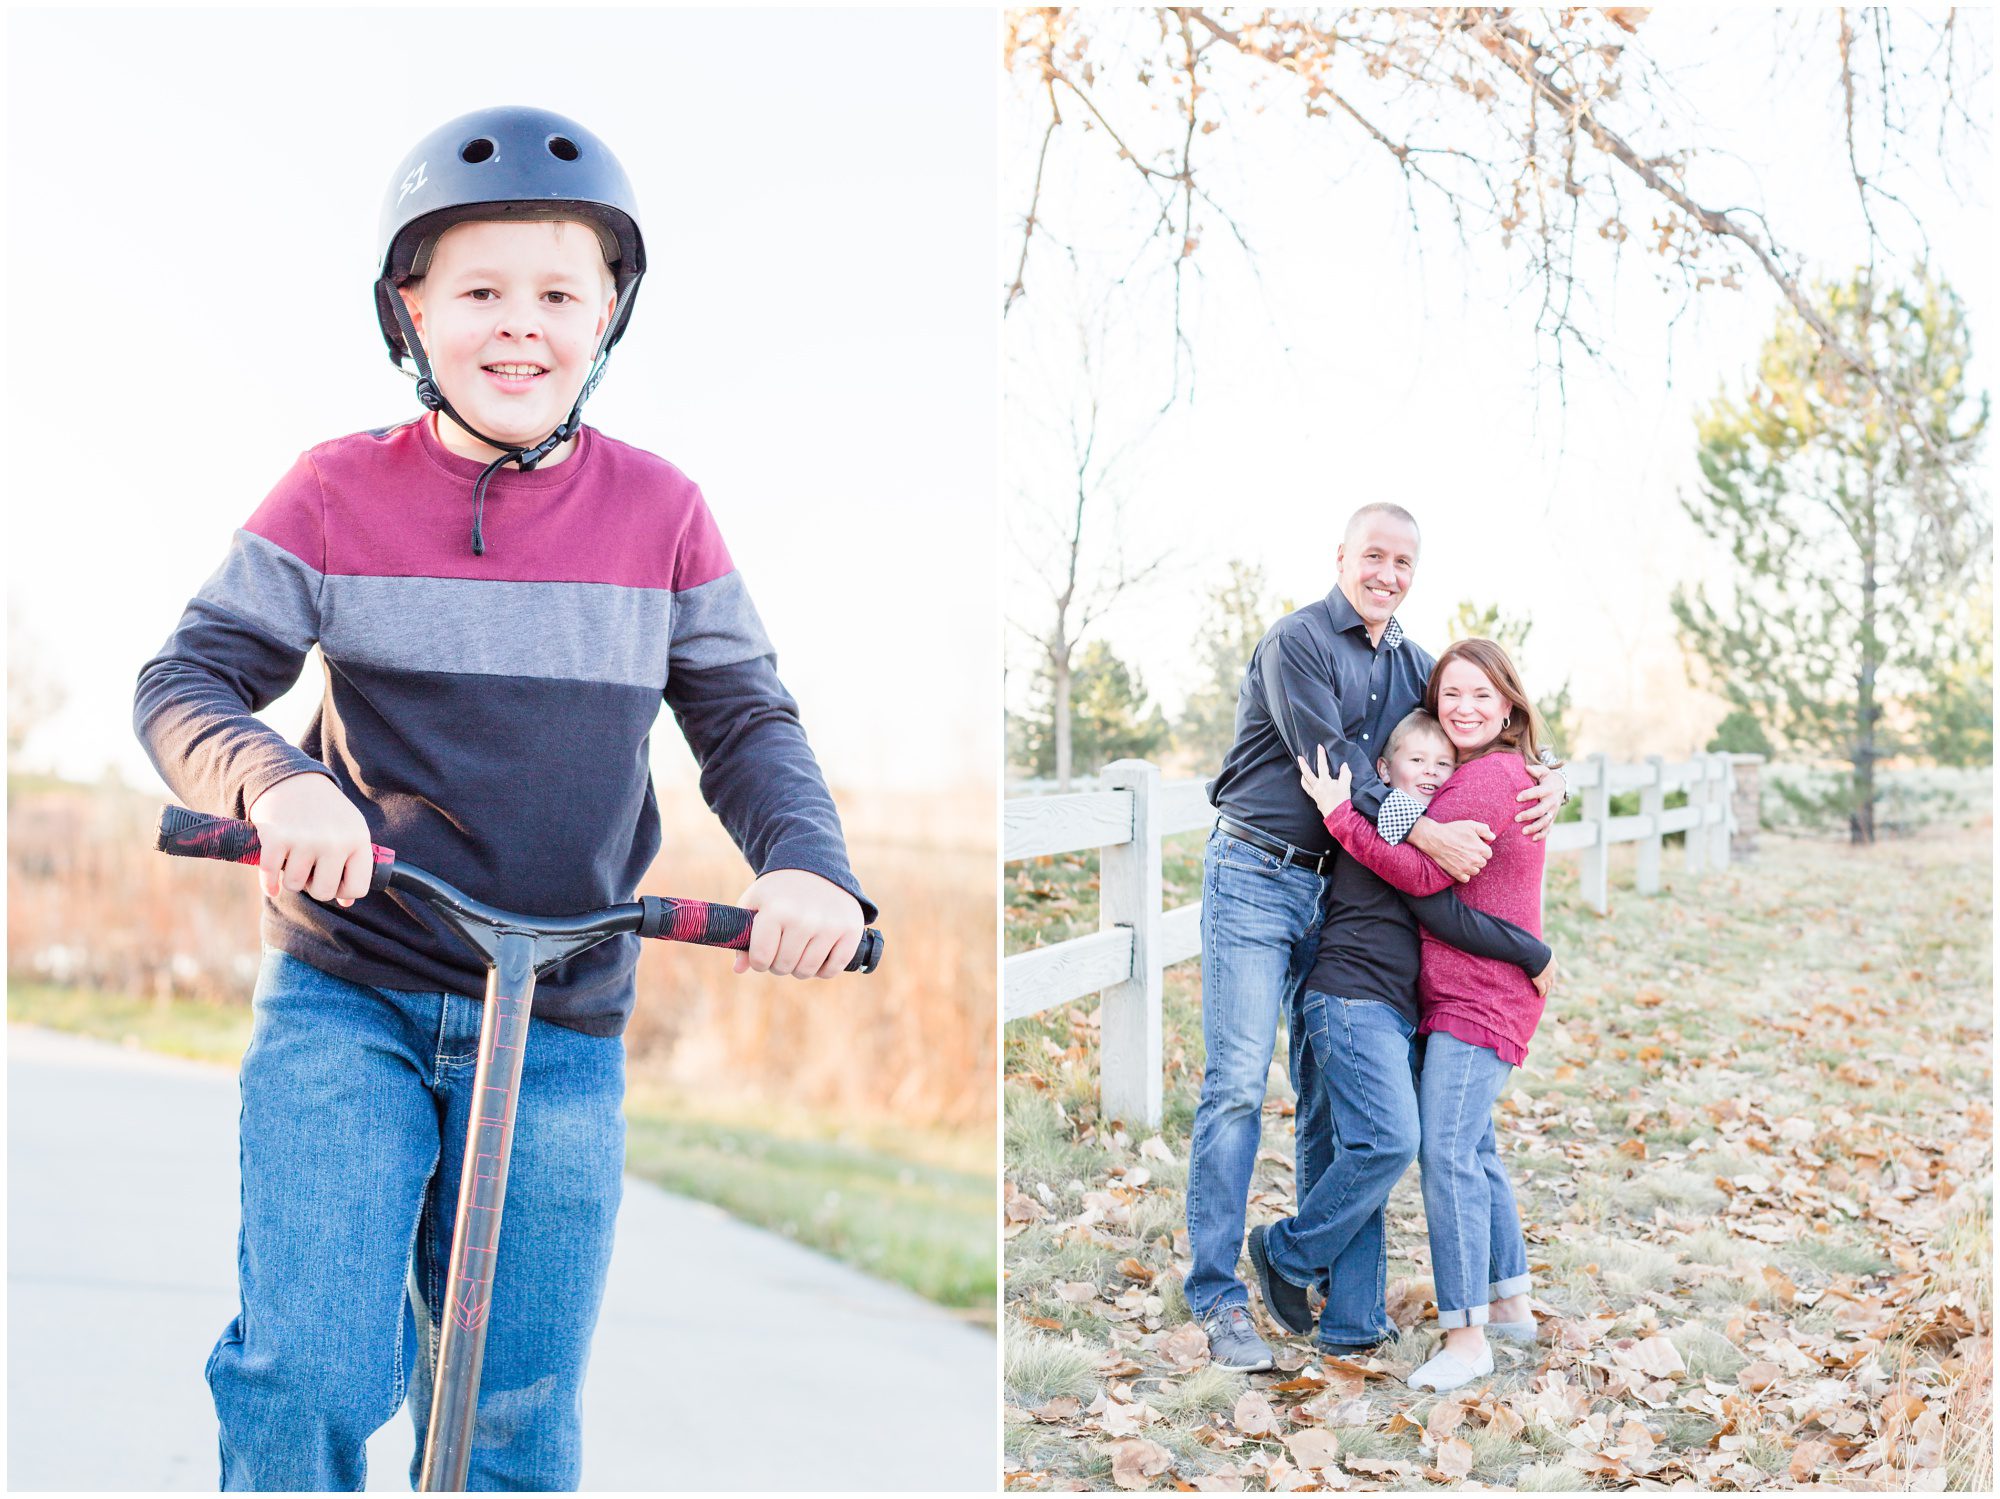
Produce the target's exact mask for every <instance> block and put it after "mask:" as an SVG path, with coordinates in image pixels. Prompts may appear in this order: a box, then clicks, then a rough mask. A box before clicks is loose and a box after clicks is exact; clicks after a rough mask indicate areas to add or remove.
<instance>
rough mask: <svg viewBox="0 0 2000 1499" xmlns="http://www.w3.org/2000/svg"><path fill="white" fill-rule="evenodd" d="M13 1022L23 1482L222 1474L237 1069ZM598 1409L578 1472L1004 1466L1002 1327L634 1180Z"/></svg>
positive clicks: (763, 1485)
mask: <svg viewBox="0 0 2000 1499" xmlns="http://www.w3.org/2000/svg"><path fill="white" fill-rule="evenodd" d="M7 1040H8V1060H7V1082H8V1103H7V1116H8V1188H7V1197H8V1220H7V1250H8V1259H7V1282H8V1322H7V1360H8V1394H7V1404H8V1411H7V1414H8V1423H7V1446H8V1455H7V1478H8V1487H9V1488H10V1489H14V1490H22V1489H147V1490H156V1489H213V1488H214V1487H215V1483H216V1466H215V1413H214V1407H213V1406H211V1405H210V1403H209V1398H208V1387H207V1385H205V1384H204V1383H203V1382H202V1364H203V1361H204V1360H205V1359H206V1358H207V1356H208V1350H209V1349H210V1348H211V1347H212V1346H213V1345H214V1343H215V1339H216V1337H217V1336H218V1335H219V1334H220V1333H221V1331H222V1329H223V1327H224V1326H225V1325H226V1324H227V1323H228V1321H229V1319H230V1318H231V1317H232V1316H234V1315H235V1312H236V1288H235V1278H234V1277H235V1264H236V1248H235V1239H236V1203H237V1182H236V1106H237V1100H236V1079H235V1076H234V1075H233V1074H232V1073H229V1072H225V1071H222V1070H220V1069H218V1068H213V1067H203V1066H199V1065H196V1064H193V1063H183V1062H177V1061H173V1060H171V1059H168V1058H161V1057H151V1056H146V1055H143V1054H140V1053H136V1052H126V1051H120V1050H118V1049H116V1048H113V1047H107V1046H100V1045H97V1044H95V1043H92V1042H88V1041H81V1040H78V1039H76V1038H73V1037H68V1036H59V1035H54V1034H52V1033H50V1032H46V1031H36V1030H30V1029H27V1028H25V1027H20V1026H10V1027H9V1028H8V1032H7ZM739 1291H740V1292H741V1294H739ZM752 1292H754V1295H753V1294H751V1293H752ZM584 1422H585V1425H584V1432H585V1438H584V1454H585V1455H584V1468H583V1484H584V1487H585V1488H587V1489H982V1490H985V1491H987V1492H991V1491H992V1490H993V1489H994V1488H996V1487H997V1486H998V1474H999V1466H998V1464H999V1447H998V1428H999V1394H998V1388H997V1360H996V1356H995V1346H994V1340H993V1338H992V1337H991V1336H990V1335H988V1334H987V1333H985V1332H982V1331H980V1330H978V1329H976V1328H970V1327H967V1326H965V1325H963V1324H962V1323H960V1322H958V1321H956V1320H955V1319H953V1318H951V1317H950V1316H948V1315H947V1314H945V1313H943V1312H940V1311H939V1310H938V1309H937V1308H935V1307H933V1306H931V1305H930V1304H929V1303H928V1302H925V1301H923V1300H921V1299H919V1298H917V1297H914V1296H911V1295H909V1294H908V1293H906V1292H903V1291H901V1290H899V1289H897V1288H895V1287H893V1286H889V1285H885V1284H884V1283H882V1282H880V1281H877V1280H873V1279H871V1278H869V1277H867V1276H864V1275H861V1274H859V1273H857V1272H855V1271H853V1270H849V1269H848V1268H847V1267H846V1266H844V1265H840V1264H836V1263H835V1262H834V1261H832V1260H829V1259H826V1258H824V1257H822V1256H820V1255H817V1254H814V1253H812V1252H811V1251H809V1250H805V1249H801V1248H799V1247H798V1246H797V1245H795V1244H792V1243H789V1242H787V1241H786V1240H784V1239H780V1238H778V1237H776V1236H775V1235H772V1234H767V1233H764V1232H762V1231H761V1230H758V1229H754V1228H749V1227H746V1226H744V1225H743V1224H741V1223H738V1222H736V1221H735V1220H733V1219H731V1218H729V1217H728V1216H727V1215H726V1214H724V1213H722V1212H720V1211H718V1210H716V1209H714V1208H711V1207H708V1206H706V1205H705V1204H701V1203H695V1202H690V1201H687V1200H686V1199H683V1198H679V1197H674V1196H671V1195H669V1194H668V1193H665V1192H662V1191H660V1190H659V1189H658V1188H656V1187H653V1186H650V1185H648V1184H646V1183H643V1182H637V1181H632V1180H629V1179H628V1180H627V1182H626V1184H625V1205H624V1209H623V1211H622V1212H621V1213H620V1215H619V1221H618V1243H617V1248H616V1250H615V1251H614V1253H613V1256H612V1261H611V1282H610V1289H609V1291H608V1292H607V1294H606V1299H605V1305H604V1313H603V1317H602V1319H601V1321H600V1322H599V1324H598V1333H597V1342H596V1347H595V1350H594V1352H593V1354H592V1357H591V1364H590V1377H589V1381H588V1383H587V1385H586V1386H585V1389H584ZM411 1445H412V1443H411V1437H410V1430H409V1423H408V1415H407V1413H405V1414H404V1415H403V1416H399V1417H398V1418H397V1419H396V1420H394V1421H392V1422H390V1424H389V1425H388V1426H386V1427H384V1428H383V1429H382V1431H380V1432H378V1433H377V1434H376V1437H375V1439H374V1440H373V1441H372V1442H371V1443H370V1444H369V1455H370V1461H369V1481H368V1487H369V1488H371V1489H402V1488H407V1487H408V1470H409V1461H410V1453H411Z"/></svg>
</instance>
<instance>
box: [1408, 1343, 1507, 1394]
mask: <svg viewBox="0 0 2000 1499" xmlns="http://www.w3.org/2000/svg"><path fill="white" fill-rule="evenodd" d="M1492 1372H1493V1350H1492V1349H1491V1348H1481V1349H1480V1350H1479V1358H1478V1361H1477V1362H1475V1363H1468V1362H1467V1361H1466V1360H1464V1359H1462V1358H1460V1357H1459V1356H1458V1355H1457V1354H1455V1353H1448V1352H1446V1351H1445V1350H1444V1349H1442V1348H1440V1349H1439V1350H1438V1351H1437V1354H1436V1356H1435V1357H1433V1358H1432V1359H1431V1361H1430V1362H1429V1363H1427V1364H1425V1365H1424V1366H1423V1367H1422V1368H1421V1369H1419V1370H1417V1372H1416V1373H1414V1374H1412V1375H1411V1376H1410V1379H1409V1385H1410V1388H1411V1389H1413V1390H1436V1391H1437V1392H1438V1393H1439V1394H1443V1393H1444V1392H1445V1391H1446V1390H1455V1389H1457V1388H1458V1387H1459V1386H1460V1385H1468V1384H1471V1383H1472V1381H1473V1380H1475V1379H1484V1378H1485V1377H1486V1376H1487V1375H1489V1374H1491V1373H1492Z"/></svg>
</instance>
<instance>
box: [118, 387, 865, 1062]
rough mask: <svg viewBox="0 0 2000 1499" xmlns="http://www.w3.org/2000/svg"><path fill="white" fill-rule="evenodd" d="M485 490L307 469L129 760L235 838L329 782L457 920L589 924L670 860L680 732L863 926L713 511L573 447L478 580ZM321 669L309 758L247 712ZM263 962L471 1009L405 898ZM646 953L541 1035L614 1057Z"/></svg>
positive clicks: (267, 514) (444, 460) (768, 839)
mask: <svg viewBox="0 0 2000 1499" xmlns="http://www.w3.org/2000/svg"><path fill="white" fill-rule="evenodd" d="M482 467H483V465H481V464H479V463H476V462H474V461H473V460H472V459H470V458H464V457H461V456H459V455H458V454H456V453H453V452H451V451H450V450H448V449H447V448H445V447H444V445H443V444H442V443H440V442H439V441H438V438H437V435H436V433H435V432H433V431H432V430H431V424H430V420H429V419H428V418H423V419H419V420H417V421H412V422H408V423H405V424H404V425H402V426H399V427H392V428H388V429H386V430H383V431H379V432H363V433H357V434H355V435H354V436H352V437H343V438H340V439H338V440H336V441H334V442H328V443H322V444H320V445H319V446H318V447H316V448H313V449H312V450H311V451H309V452H307V453H305V454H304V455H303V456H301V457H300V459H299V461H298V462H297V463H296V464H294V465H293V467H292V470H291V472H290V473H288V474H287V475H285V477H284V478H283V479H281V480H280V481H279V483H278V486H277V488H276V489H274V490H272V491H271V494H270V496H269V498H267V499H266V500H265V501H264V503H263V504H262V505H260V506H258V507H257V510H256V513H255V514H253V515H252V516H251V517H250V519H249V521H248V523H247V524H245V526H244V527H243V529H242V530H240V531H238V532H237V533H236V537H235V541H234V544H233V545H232V546H231V547H230V550H229V555H228V556H227V558H225V559H224V561H223V564H222V566H221V567H220V568H219V569H217V571H216V573H215V574H214V576H213V577H211V578H210V579H209V580H208V581H207V582H206V583H205V584H203V585H202V588H201V591H200V592H199V593H198V594H196V595H195V597H194V599H193V600H192V601H190V603H189V604H188V608H187V612H186V613H185V614H184V615H183V616H182V618H181V622H180V624H179V625H178V626H177V627H176V628H175V630H174V632H173V634H172V635H171V636H170V637H168V640H167V643H166V645H165V646H164V647H163V648H162V649H161V651H160V653H159V655H157V656H155V657H154V658H153V659H152V660H151V661H149V662H147V663H146V665H145V667H144V668H143V669H142V670H141V671H140V674H139V683H138V689H137V692H136V694H135V699H134V705H133V711H134V717H135V721H136V724H137V728H138V731H139V737H140V739H141V741H142V742H143V743H144V744H145V746H146V749H147V751H148V753H150V754H151V755H152V757H153V763H154V764H155V765H157V766H158V767H159V769H160V774H161V776H162V777H164V778H165V780H166V782H167V784H168V785H169V786H171V787H172V788H173V790H174V793H175V794H176V795H177V796H179V797H180V798H181V800H182V801H184V802H186V803H187V804H188V805H189V806H190V807H193V808H195V809H196V810H198V811H203V812H219V813H223V814H225V815H227V816H231V817H243V816H246V815H247V814H248V811H249V808H250V806H251V804H252V803H254V802H255V801H256V800H257V798H258V796H260V795H261V794H262V793H263V792H264V791H265V790H266V789H268V788H269V787H271V786H273V785H275V784H277V783H278V782H279V781H281V780H284V779H285V778H286V777H287V776H293V775H298V774H300V773H301V772H313V773H317V774H320V775H326V776H331V777H332V778H333V780H334V782H335V784H337V785H338V786H339V787H340V789H341V790H342V791H343V792H345V793H346V794H347V796H348V798H349V799H350V800H351V801H353V802H354V804H355V805H356V806H357V807H359V808H360V809H361V812H362V815H363V816H364V817H365V818H366V819H367V821H368V833H369V837H370V838H371V839H372V840H373V841H375V842H376V843H380V844H384V845H386V846H388V847H390V848H393V849H395V850H396V853H397V855H398V856H399V857H401V858H405V859H407V860H408V861H409V862H411V863H413V864H417V865H421V866H422V867H423V868H425V869H428V870H430V871H431V872H432V873H434V874H437V875H439V876H441V877H442V878H444V879H446V880H449V881H450V882H451V883H452V884H454V885H456V886H458V887H459V888H460V889H461V890H464V891H465V892H466V893H467V894H469V895H472V896H474V897H475V898H477V899H479V900H484V901H489V902H491V903H492V904H494V905H497V906H501V907H504V908H506V909H508V910H514V911H525V912H528V913H530V914H533V915H563V914H567V913H571V912H577V911H593V910H597V909H598V908H600V907H603V906H608V905H611V904H613V903H615V902H618V901H625V900H630V899H631V898H632V896H633V894H634V892H635V891H636V889H637V887H638V882H639V880H640V879H641V878H642V877H643V876H644V875H645V873H646V871H647V869H648V867H649V866H650V865H651V864H652V862H653V859H654V856H655V855H656V854H657V853H658V852H659V849H660V816H659V808H658V804H657V802H656V801H655V799H654V792H653V780H652V776H651V774H650V771H649V760H650V755H649V751H650V740H651V736H652V732H653V728H654V725H655V721H656V720H657V719H658V718H659V716H660V709H661V707H662V705H664V706H665V707H667V708H670V709H672V710H673V714H674V717H675V719H676V720H677V721H678V723H679V726H680V729H681V732H682V734H683V735H684V736H685V737H686V739H687V742H688V747H689V748H690V749H691V750H693V752H694V756H695V759H696V760H697V761H698V762H699V763H700V765H701V790H702V795H703V796H704V797H705V798H706V800H707V801H708V804H709V806H710V807H712V808H713V809H714V811H715V813H716V815H717V816H718V817H719V818H720V819H721V820H722V823H723V825H724V826H725V827H726V828H728V830H729V832H730V834H731V836H732V837H733V838H734V839H735V840H736V844H737V846H738V847H739V848H741V849H742V850H743V854H744V857H745V858H746V859H747V860H748V861H749V863H750V865H751V867H752V868H753V869H754V870H755V871H756V872H757V873H759V874H763V873H764V872H766V871H767V870H772V869H804V870H809V871H811V872H812V873H814V874H817V875H820V876H822V877H824V878H826V879H828V880H831V881H832V882H833V883H834V884H836V885H838V886H840V887H841V888H842V889H844V890H846V891H848V892H849V893H850V894H852V895H854V896H855V897H856V898H857V899H858V900H860V901H861V906H862V911H863V913H864V915H865V916H866V917H867V918H868V919H870V920H872V919H873V918H874V906H873V904H872V903H871V902H870V901H869V900H868V899H867V898H866V897H865V896H863V895H862V893H861V887H860V886H859V885H858V884H857V883H856V882H855V878H854V874H853V871H852V870H851V869H849V868H848V863H847V848H846V843H845V840H844V839H843V838H842V836H841V829H840V819H839V816H838V815H837V814H836V812H835V811H834V806H833V799H832V798H831V797H830V796H829V795H828V794H827V789H826V783H825V781H824V780H823V779H822V778H821V776H820V772H819V766H818V764H817V763H816V762H815V761H814V759H813V754H812V750H811V748H810V746H809V745H808V744H807V743H806V736H805V731H804V729H803V728H802V727H801V726H800V723H799V715H798V708H797V706H796V704H795V703H794V702H793V701H792V698H791V696H790V694H788V693H787V692H786V691H785V689H784V686H783V684H782V683H781V682H780V681H779V680H778V674H777V670H776V665H775V657H774V655H773V653H772V650H771V644H770V642H769V641H768V640H767V639H766V638H765V636H764V628H763V625H762V624H761V623H760V622H759V621H758V618H757V611H756V609H755V607H754V606H753V605H752V604H751V602H750V595H749V592H748V591H747V590H746V589H745V587H744V586H743V580H742V578H741V576H740V575H739V574H738V573H737V571H736V568H735V565H734V564H733V563H732V562H731V561H730V557H729V551H728V549H727V548H726V547H725V546H724V545H723V544H722V534H721V532H720V531H719V530H718V529H717V527H716V524H715V520H714V517H712V516H711V515H710V514H709V510H708V505H707V503H706V502H705V501H704V500H703V498H702V495H701V491H700V490H699V489H697V488H696V487H695V485H694V484H693V482H692V481H690V480H689V479H688V477H687V476H686V475H685V474H683V473H681V471H680V470H679V469H677V468H675V467H674V466H673V465H672V464H670V463H667V462H666V461H664V460H663V459H660V458H656V457H654V456H653V455H652V454H651V453H647V452H645V451H643V450H641V449H639V448H635V447H631V446H628V445H627V444H625V443H622V442H618V441H616V440H614V439H612V438H609V437H606V436H605V435H604V434H603V433H601V432H598V431H597V430H595V429H594V428H590V427H586V428H584V429H583V432H582V434H581V435H580V436H579V437H578V438H577V440H576V449H575V451H574V452H573V453H571V454H570V456H569V458H568V459H566V460H565V461H564V462H562V463H559V464H556V465H555V466H553V467H544V468H537V469H534V470H532V471H530V472H528V473H521V472H519V471H518V470H511V469H503V470H501V471H500V472H498V473H496V474H495V475H494V476H493V481H492V488H491V490H490V491H489V492H488V494H487V497H486V517H485V532H486V552H485V554H484V555H483V556H475V555H473V552H472V547H471V542H470V537H471V530H472V486H473V481H474V480H475V479H476V478H477V477H478V475H479V472H480V470H481V468H482ZM315 646H317V647H318V650H319V655H320V658H321V665H322V668H323V670H324V674H325V686H324V689H323V691H322V695H321V698H320V708H319V713H318V715H317V716H316V717H315V718H314V719H313V721H312V724H311V726H310V727H309V728H308V729H307V730H306V734H305V738H304V740H303V742H302V743H300V744H299V745H296V746H295V745H291V744H287V743H286V742H285V740H284V739H283V738H281V737H280V736H279V735H278V734H277V732H276V731H275V730H273V729H271V728H269V727H267V726H266V725H264V724H262V723H260V722H259V721H258V720H257V719H256V718H255V717H253V716H252V715H253V714H254V712H255V711H256V710H257V709H260V708H262V707H264V706H265V705H266V704H268V703H269V702H271V700H272V699H274V698H276V697H277V696H278V695H279V694H280V693H282V692H283V691H284V690H285V689H286V688H288V687H290V686H291V685H292V683H293V682H294V681H296V680H297V679H298V676H299V673H300V671H301V670H302V669H303V667H304V666H305V664H306V659H307V656H308V653H309V652H310V651H312V649H313V648H314V647H315ZM669 878H671V876H669ZM660 893H663V894H685V895H695V894H702V893H704V892H700V891H688V890H676V889H672V888H671V887H670V888H668V889H666V890H663V891H661V892H660ZM710 893H712V892H710ZM264 941H265V942H266V943H267V944H268V945H270V946H272V947H276V948H279V949H281V950H283V951H285V952H287V953H290V954H291V955H292V956H293V957H296V958H301V959H303V960H304V961H306V962H308V963H311V964H313V965H314V966H315V967H318V968H321V969H323V970H324V971H326V972H328V973H331V974H334V975H336V976H338V977H340V978H345V979H348V980H351V981H352V982H354V983H358V984H372V985H377V986H380V987H382V988H389V989H427V990H447V991H451V992H455V993H460V994H475V995H476V994H479V993H482V992H483V991H484V988H485V970H484V967H483V965H482V964H481V962H480V960H479V959H478V957H477V955H475V954H473V953H472V952H471V951H470V950H469V949H468V948H466V947H465V945H464V944H463V943H461V942H460V941H459V940H458V939H457V938H456V937H455V936H453V935H452V934H451V933H450V932H449V931H448V930H447V929H446V928H445V926H444V923H443V921H442V919H441V918H439V917H438V916H436V915H435V914H434V913H432V912H431V911H430V909H429V908H428V907H427V906H425V905H424V904H423V903H421V902H416V901H405V900H402V899H400V898H398V897H395V896H383V897H380V898H376V897H373V896H371V897H370V898H369V899H367V900H363V901H358V902H356V903H355V904H354V905H353V906H351V907H346V908H343V907H340V906H335V905H322V904H320V903H319V902H317V901H313V900H310V899H308V898H307V897H306V896H304V895H302V894H297V893H294V892H291V891H286V892H283V893H281V894H280V895H279V897H278V899H277V900H276V901H271V902H266V904H265V911H264ZM638 949H639V939H638V938H637V937H636V936H625V937H617V938H613V939H612V940H610V941H608V942H605V943H603V944H601V945H599V946H597V947H594V948H592V949H590V951H588V952H585V953H582V954H580V955H578V956H577V957H574V958H571V959H570V960H568V961H567V962H565V963H561V964H558V965H557V966H556V967H555V968H553V969H551V970H550V971H549V972H548V973H547V974H545V975H543V977H542V978H541V979H540V981H539V982H538V983H537V985H536V990H535V1013H536V1015H537V1016H538V1017H541V1018H544V1019H548V1020H552V1021H554V1022H555V1023H557V1024H558V1025H566V1026H569V1027H571V1028H573V1029H575V1030H580V1031H584V1032H586V1033H588V1034H590V1035H596V1036H606V1035H616V1034H617V1033H618V1032H620V1031H621V1030H623V1029H624V1026H625V1022H626V1019H627V1018H628V1016H629V1015H630V1013H631V1006H632V994H633V987H632V973H633V969H634V967H635V966H636V964H637V961H638Z"/></svg>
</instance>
